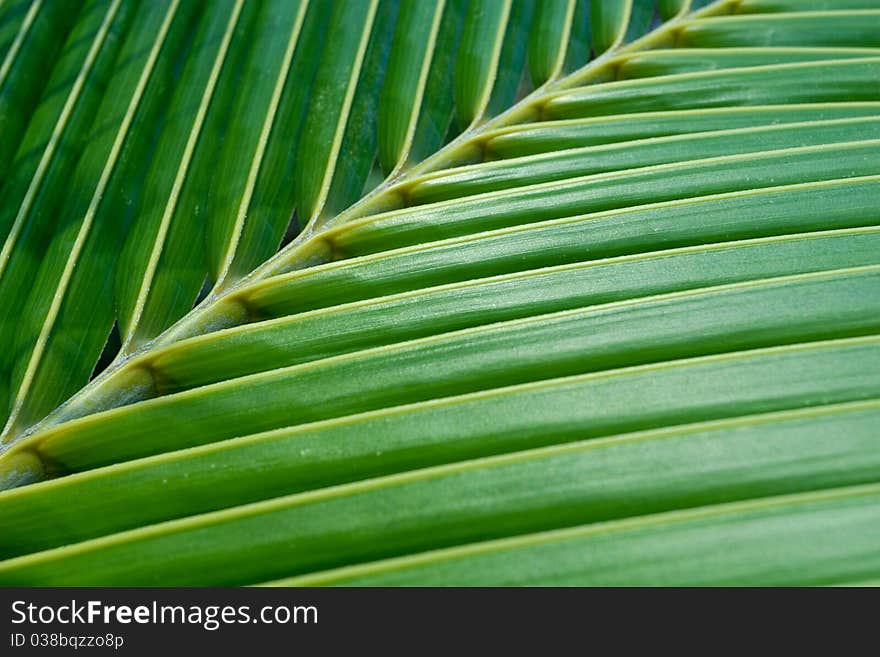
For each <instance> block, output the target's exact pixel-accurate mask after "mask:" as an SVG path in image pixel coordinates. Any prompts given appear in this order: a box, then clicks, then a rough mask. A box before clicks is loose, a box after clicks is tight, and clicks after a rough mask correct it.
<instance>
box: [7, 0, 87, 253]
mask: <svg viewBox="0 0 880 657" xmlns="http://www.w3.org/2000/svg"><path fill="white" fill-rule="evenodd" d="M6 4H7V5H8V6H6V7H4V8H3V10H2V11H3V13H2V16H0V186H2V185H3V184H4V183H5V181H6V179H7V176H8V174H9V173H10V171H12V170H14V169H13V166H12V165H13V160H14V157H15V153H16V150H17V149H18V146H19V145H20V144H21V140H22V138H23V137H24V134H25V131H26V128H27V126H28V123H29V121H30V119H31V115H32V113H33V112H34V110H35V108H36V105H37V102H38V101H39V98H40V94H41V92H42V91H43V89H44V88H45V84H46V83H47V82H48V81H49V74H50V72H51V66H52V64H53V62H54V61H55V59H56V58H57V57H58V53H59V50H60V48H61V46H62V45H63V44H64V42H65V40H66V37H67V35H68V34H69V33H70V30H71V29H72V28H73V25H74V22H75V20H76V15H77V12H78V11H79V9H80V7H81V6H82V2H81V1H80V0H70V2H51V1H50V0H33V1H31V0H9V1H8V2H7V3H6ZM92 11H94V9H92ZM56 84H57V81H56ZM50 89H53V90H57V89H56V88H55V87H54V86H53V87H50ZM8 230H9V227H8V225H4V224H3V223H0V236H5V235H6V231H8Z"/></svg>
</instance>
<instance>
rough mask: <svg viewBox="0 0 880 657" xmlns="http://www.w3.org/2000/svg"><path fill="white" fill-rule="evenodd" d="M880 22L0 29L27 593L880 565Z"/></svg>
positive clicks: (675, 6) (432, 14)
mask: <svg viewBox="0 0 880 657" xmlns="http://www.w3.org/2000/svg"><path fill="white" fill-rule="evenodd" d="M62 4H64V5H65V7H64V9H63V10H62V9H61V8H60V5H62ZM66 35H69V36H68V37H67V41H66V42H65V43H63V44H62V45H60V46H59V45H58V44H59V43H61V42H62V41H63V38H64V37H65V36H66ZM878 35H880V4H878V3H877V2H876V0H852V1H850V0H846V1H845V2H834V3H831V2H827V1H821V0H797V1H796V0H740V1H738V2H733V1H730V0H719V1H718V2H715V3H711V4H710V3H705V2H693V3H690V2H686V1H683V2H682V1H674V2H669V1H664V2H658V3H653V2H649V1H643V0H627V1H621V2H617V1H615V2H606V1H602V2H599V1H590V2H588V1H585V0H559V1H557V0H547V1H546V2H531V1H530V0H470V1H469V2H468V1H465V0H438V1H437V2H433V1H432V2H427V1H424V2H423V1H416V0H400V2H397V1H394V0H358V1H357V2H346V3H341V2H340V3H326V2H309V1H308V0H302V1H301V2H286V1H285V2H275V1H274V0H266V1H265V2H258V3H246V2H241V1H236V0H228V1H227V0H206V1H205V2H204V3H195V2H178V1H177V0H168V1H167V2H164V1H163V2H150V3H146V2H145V3H138V2H134V1H132V0H112V1H111V0H87V1H86V2H85V3H84V4H83V6H82V7H81V8H80V7H73V6H72V5H67V3H54V5H53V3H45V6H44V3H42V2H40V0H34V1H33V2H32V3H29V2H10V3H8V6H7V5H6V4H4V5H0V47H2V49H3V50H2V51H0V57H2V58H3V59H2V61H3V64H2V68H0V103H2V104H0V110H2V111H0V131H2V135H3V140H2V141H3V148H7V149H9V150H10V153H12V151H13V150H14V151H15V158H14V160H12V161H13V164H12V166H11V167H9V169H8V171H7V172H4V170H2V169H0V182H2V184H3V190H4V191H5V193H4V196H3V201H2V204H0V229H2V231H3V232H2V233H0V236H2V237H3V239H4V244H3V251H2V254H0V309H2V313H3V320H2V322H0V338H2V344H3V345H5V346H6V347H5V348H4V350H3V351H2V352H0V353H2V356H0V375H2V383H0V402H2V407H0V408H2V410H0V415H2V417H3V418H5V423H6V428H5V429H4V431H3V435H2V438H0V441H2V442H0V485H2V486H3V487H4V488H7V489H8V490H5V491H3V492H0V527H2V531H0V559H3V560H2V561H0V583H3V584H21V585H57V584H84V585H209V584H232V585H243V584H260V583H271V584H282V585H288V584H290V585H294V584H295V585H306V584H308V585H317V584H353V585H362V584H363V585H377V584H378V585H388V584H390V585H413V584H415V585H424V584H428V585H447V584H455V585H494V584H514V585H520V584H563V585H564V584H578V585H582V584H590V585H594V584H599V585H621V584H623V585H629V584H636V585H645V584H648V585H668V584H684V585H704V584H782V585H789V584H849V583H858V582H866V581H873V580H876V578H877V577H878V576H880V562H878V561H877V557H876V555H877V554H880V549H878V548H880V534H878V531H877V530H876V529H875V528H876V527H877V526H878V524H877V520H878V515H880V493H878V489H877V486H878V483H877V482H878V481H880V451H878V443H877V437H878V431H877V427H878V426H880V401H878V400H880V223H878V216H877V207H878V201H880V148H878V145H880V40H878ZM50 37H51V38H50ZM53 48H55V49H57V52H56V50H53ZM591 55H592V57H593V59H592V60H591V59H590V58H591ZM39 67H43V68H47V67H48V69H49V70H47V71H46V72H45V74H44V75H43V76H42V77H41V76H37V77H40V80H36V81H29V80H31V77H29V76H32V74H33V73H32V72H33V71H34V70H38V69H39ZM50 74H51V75H50ZM45 80H48V81H45ZM22 117H25V118H22ZM28 117H29V118H28ZM7 135H8V139H7ZM11 157H12V156H11V155H10V158H11ZM0 159H2V158H0ZM4 173H7V174H8V175H6V176H5V178H4ZM68 178H70V179H71V180H72V183H71V184H70V185H67V184H66V180H67V179H68ZM114 322H115V325H116V327H117V328H116V330H113V331H112V334H111V329H113V326H114ZM108 334H111V336H110V338H109V339H108V337H107V336H108ZM102 350H103V355H102ZM99 356H100V361H99ZM96 362H97V363H98V365H97V367H96Z"/></svg>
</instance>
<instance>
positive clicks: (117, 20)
mask: <svg viewBox="0 0 880 657" xmlns="http://www.w3.org/2000/svg"><path fill="white" fill-rule="evenodd" d="M133 14H134V6H133V5H132V4H130V3H122V2H121V1H120V0H112V1H111V0H107V1H104V0H93V1H92V2H89V3H88V4H87V6H86V7H85V8H84V9H83V13H82V16H81V18H80V20H79V21H77V23H76V25H75V26H74V28H73V30H72V32H71V34H70V37H69V39H68V41H67V43H66V44H65V46H64V48H63V51H62V53H61V59H60V61H59V62H58V64H57V66H56V68H55V72H54V74H53V76H52V78H51V79H50V81H49V82H48V85H47V89H48V91H47V95H46V96H45V97H44V99H43V101H42V102H41V103H40V105H39V107H38V108H37V110H36V112H35V114H34V116H33V118H32V119H31V121H30V123H29V124H28V130H27V133H26V134H25V136H24V139H23V141H22V144H21V147H20V148H19V154H18V156H17V157H16V160H15V171H14V174H13V175H12V176H11V177H10V178H9V180H8V181H7V183H6V185H5V186H4V188H3V192H4V202H3V205H2V208H0V225H5V226H8V230H7V231H6V236H5V240H4V242H3V245H2V247H0V317H3V320H2V322H0V341H2V344H3V345H4V346H5V348H4V349H3V350H2V351H0V376H2V377H3V378H4V379H5V381H4V385H3V388H4V389H5V390H6V391H8V393H7V394H8V397H7V396H6V395H0V401H2V402H5V403H4V406H3V407H2V408H0V418H2V419H3V420H4V422H5V420H6V419H7V418H8V417H9V416H10V414H11V413H12V411H13V408H12V406H13V404H14V403H15V398H16V397H17V394H16V392H15V391H16V390H17V388H18V385H17V384H18V382H19V381H20V380H21V378H22V376H23V371H22V362H27V357H28V354H29V351H30V349H31V348H32V346H33V342H32V337H33V336H32V330H33V327H32V326H27V325H25V327H24V330H23V331H22V332H19V324H18V322H17V321H16V316H17V315H18V314H19V313H20V312H21V309H22V308H23V307H24V306H25V304H26V300H27V298H28V296H29V295H30V293H31V291H32V289H33V286H34V279H35V277H36V276H37V273H38V271H39V270H40V264H41V255H42V250H43V249H45V245H46V244H47V243H48V242H49V241H50V240H51V239H52V237H53V234H57V233H60V232H63V231H65V230H66V229H67V228H68V226H67V224H66V223H65V222H64V220H63V219H62V220H60V221H59V213H60V209H61V206H60V204H61V202H62V201H63V197H64V192H65V191H66V190H67V187H68V180H69V178H70V177H71V176H72V175H73V172H74V170H75V167H76V163H77V160H78V159H79V157H80V155H81V153H82V149H83V148H84V146H85V144H86V141H87V137H88V132H89V127H90V125H91V121H92V119H93V117H94V114H95V112H96V111H97V108H98V105H99V103H100V100H101V96H102V94H103V93H104V90H105V88H106V85H107V83H108V80H109V78H110V75H111V72H112V67H113V63H114V60H115V58H116V54H117V52H118V50H119V46H120V42H121V41H122V40H123V39H124V37H125V34H126V31H127V30H128V27H129V24H130V22H131V20H130V19H131V17H132V15H133ZM49 266H50V267H57V266H58V265H57V263H50V264H49ZM28 319H33V320H35V321H39V318H38V317H37V316H33V315H30V316H29V317H28ZM22 333H23V334H22Z"/></svg>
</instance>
